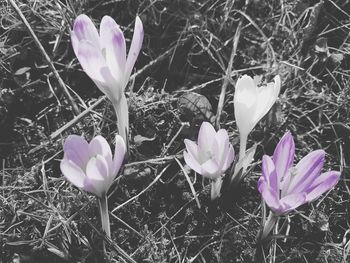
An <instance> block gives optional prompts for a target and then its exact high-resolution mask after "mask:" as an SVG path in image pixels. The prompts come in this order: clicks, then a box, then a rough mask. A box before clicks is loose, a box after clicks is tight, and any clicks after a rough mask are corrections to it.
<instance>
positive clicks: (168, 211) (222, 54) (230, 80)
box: [0, 0, 350, 263]
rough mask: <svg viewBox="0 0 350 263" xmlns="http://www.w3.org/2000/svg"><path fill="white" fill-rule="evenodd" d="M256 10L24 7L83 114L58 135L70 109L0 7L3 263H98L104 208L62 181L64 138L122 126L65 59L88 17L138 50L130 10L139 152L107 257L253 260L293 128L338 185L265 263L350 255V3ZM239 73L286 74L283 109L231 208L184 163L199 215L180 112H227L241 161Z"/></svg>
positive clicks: (276, 4) (173, 4)
mask: <svg viewBox="0 0 350 263" xmlns="http://www.w3.org/2000/svg"><path fill="white" fill-rule="evenodd" d="M249 2H250V3H249V4H248V5H246V3H245V1H215V0H207V1H185V0H176V1H172V0H166V1H160V0H146V1H140V0H132V1H73V0H66V1H63V0H60V1H52V0H45V1H34V0H31V1H25V2H24V1H16V3H17V4H18V6H19V7H20V9H21V11H22V12H23V14H24V15H25V17H26V19H27V20H28V22H29V24H30V26H31V27H32V29H33V30H34V32H35V34H36V35H37V36H38V38H39V40H40V41H41V44H42V45H43V47H44V48H45V50H46V52H47V53H48V55H49V57H50V59H51V60H52V61H53V64H54V66H55V68H56V69H57V72H58V73H59V75H60V77H61V78H62V80H63V81H64V83H65V84H66V85H68V87H69V90H70V93H71V94H72V96H73V98H74V100H75V102H76V103H77V104H78V107H79V110H80V111H81V112H84V114H83V116H82V117H81V118H79V119H77V120H76V121H75V122H74V123H71V124H70V125H68V127H66V128H65V129H61V130H60V128H61V127H62V126H63V125H65V124H67V123H69V121H71V120H72V119H74V114H73V113H72V108H71V106H70V105H69V104H68V101H67V100H66V99H65V98H64V96H63V94H62V92H61V91H60V89H59V84H58V82H57V81H56V79H55V78H54V75H53V73H52V70H51V69H50V68H49V67H48V66H46V62H45V60H44V58H43V56H42V54H41V53H40V51H39V50H38V49H37V47H36V46H35V43H34V42H33V40H32V38H31V37H30V35H29V34H28V31H27V29H26V28H25V26H24V25H23V24H22V21H21V20H20V19H19V17H18V16H17V14H16V13H15V12H14V10H13V9H12V8H11V7H10V5H9V4H8V3H7V2H6V1H2V2H1V3H0V13H1V20H0V22H1V29H0V54H1V59H0V79H1V81H0V93H1V96H0V127H1V129H0V130H1V131H0V156H1V160H2V161H1V168H2V169H1V170H2V171H1V172H0V174H1V177H0V178H1V186H0V237H1V239H0V246H1V249H0V259H1V260H0V262H18V261H12V260H15V259H14V258H16V257H18V258H20V260H21V261H20V262H48V261H49V260H50V261H52V262H102V260H103V259H102V258H103V255H102V254H101V248H102V246H101V244H102V242H101V240H102V238H103V237H102V235H101V233H100V226H99V223H98V222H99V219H98V212H97V205H96V204H95V200H94V198H93V197H92V196H89V195H87V194H86V193H83V192H81V191H79V190H78V189H76V188H75V187H72V186H71V185H70V184H68V183H67V182H65V180H64V179H63V178H62V176H61V173H60V170H59V160H60V158H61V157H62V141H63V139H64V138H66V136H68V134H72V133H76V134H84V135H85V136H86V137H87V138H91V137H93V136H94V135H95V134H100V133H102V134H103V135H104V136H105V137H106V138H107V139H108V140H109V142H111V143H112V141H113V137H114V135H113V134H114V133H115V132H116V129H117V128H116V123H115V120H116V118H115V116H114V114H113V110H112V109H111V105H110V104H109V102H107V101H106V100H103V99H100V100H99V101H98V103H95V105H94V106H93V107H92V108H90V109H88V110H87V108H88V107H89V106H90V105H92V104H93V103H94V102H96V101H97V99H98V98H99V97H100V96H101V94H100V92H99V91H98V89H96V87H94V85H93V83H92V82H91V81H90V80H89V79H88V77H87V76H86V75H85V74H84V72H82V71H81V68H80V65H79V63H78V62H77V60H76V59H75V56H74V54H73V51H72V49H71V45H70V40H69V30H70V28H71V24H72V22H73V20H74V18H75V17H76V16H77V15H78V14H80V13H86V14H87V15H89V16H90V17H92V18H93V19H94V21H95V22H96V24H98V22H99V20H100V19H101V17H102V16H103V15H105V14H108V15H111V16H112V17H114V18H115V19H116V20H117V22H118V23H119V24H120V25H121V26H122V29H123V30H124V31H126V36H127V42H128V43H129V42H130V37H131V36H132V28H133V19H134V17H135V14H139V15H140V17H141V20H142V21H143V23H144V28H145V32H146V33H145V40H144V44H143V49H142V54H141V55H140V57H139V59H138V62H137V64H136V68H137V71H135V74H134V76H133V80H134V87H133V91H134V93H130V94H129V101H130V126H131V127H130V128H131V139H132V141H131V157H130V161H129V163H128V164H126V165H125V167H124V170H123V172H122V175H121V176H120V177H119V179H117V180H116V182H115V185H114V187H113V190H112V191H111V193H110V197H109V207H110V211H113V210H114V212H111V224H112V226H111V229H112V240H111V241H110V242H109V245H108V246H107V247H108V252H109V253H108V255H109V259H106V261H110V262H127V261H126V258H125V257H123V256H122V254H121V253H120V249H119V247H120V248H122V249H123V250H124V251H125V252H126V253H127V254H128V255H129V256H131V257H132V258H133V259H134V260H135V261H136V262H224V263H226V262H252V261H253V260H254V251H255V237H256V234H257V233H258V231H259V227H260V221H261V212H260V211H261V207H260V197H259V194H258V192H257V190H256V182H257V178H258V176H259V173H260V163H259V160H260V159H261V156H262V154H263V153H267V154H271V153H272V151H273V148H274V147H275V145H276V143H277V141H278V140H279V138H280V137H281V136H282V135H283V133H284V132H285V131H286V130H290V131H291V132H292V133H293V135H294V136H295V138H296V144H297V149H298V151H297V152H298V153H299V154H300V156H299V157H301V156H304V155H305V154H306V153H308V152H309V151H311V150H315V149H318V148H323V149H325V151H326V152H327V158H326V160H327V165H326V169H330V168H332V169H335V170H337V169H339V170H341V171H342V180H341V181H340V182H339V184H338V185H337V187H336V188H335V189H334V190H332V191H331V192H330V193H329V194H328V195H325V196H323V197H321V198H320V199H319V200H317V201H315V202H314V203H312V204H311V205H309V206H305V207H303V208H301V209H299V210H298V213H295V214H294V215H293V216H291V217H290V231H289V236H288V238H287V239H286V240H284V237H283V238H279V239H275V240H273V241H272V247H273V248H275V251H273V250H268V251H267V254H266V255H265V259H266V262H276V263H277V262H348V261H349V260H350V256H349V251H350V241H349V237H350V234H349V224H350V222H349V218H350V213H349V208H350V206H349V204H350V203H349V198H350V190H349V187H350V186H349V163H350V147H349V146H350V121H349V120H350V110H349V105H350V39H349V33H348V32H349V22H350V13H346V11H345V10H347V8H348V9H349V4H348V3H345V2H343V1H340V0H339V1H336V0H333V1H332V0H324V1H323V2H322V1H321V2H319V1H316V0H315V1H311V0H310V1H255V0H251V1H249ZM239 25H240V26H239ZM237 28H241V30H240V34H237V33H236V31H237ZM322 37H323V38H326V40H325V39H322ZM234 43H235V44H234ZM325 43H326V44H325ZM235 45H236V46H235ZM230 65H232V68H231V66H230ZM241 74H249V75H262V76H263V77H264V78H265V79H267V80H270V79H272V78H273V76H274V75H276V74H280V76H281V78H282V80H283V87H282V91H281V95H280V99H279V101H278V102H277V104H276V106H275V107H274V108H273V110H272V111H271V112H270V113H269V116H268V117H266V118H265V119H264V120H263V121H262V122H261V123H260V124H259V125H258V126H257V127H256V129H255V131H254V132H253V133H252V135H251V137H250V144H251V145H252V144H253V143H254V142H256V143H258V150H257V153H256V155H255V160H256V162H255V163H254V169H253V171H252V173H251V174H250V175H249V176H248V177H247V178H246V180H245V181H244V182H243V183H242V185H241V186H240V189H237V194H236V199H232V200H221V201H220V202H217V203H211V202H210V200H209V188H208V185H207V182H205V181H204V182H202V179H201V178H200V177H197V178H195V177H194V174H193V173H192V172H190V170H189V169H188V168H187V167H185V169H187V172H188V173H189V175H190V178H191V180H192V181H193V182H194V183H193V186H194V189H195V191H196V192H197V194H198V199H199V202H200V203H201V208H198V206H197V204H196V201H195V199H194V198H193V195H192V192H191V189H190V187H189V185H188V182H187V180H186V178H185V176H184V174H183V171H182V170H181V168H180V167H179V165H178V163H177V162H176V161H175V157H176V158H178V159H179V160H180V162H182V163H183V160H182V159H181V153H182V150H183V148H184V145H183V139H184V138H195V136H196V134H197V127H198V124H199V123H200V122H201V121H203V118H202V119H196V118H193V117H191V116H186V114H184V112H183V111H181V109H179V107H178V104H177V101H178V99H179V98H180V96H181V95H183V94H188V92H189V91H195V92H198V93H200V94H203V95H204V96H206V97H207V98H208V100H209V102H210V103H211V105H212V111H213V112H212V113H213V114H211V115H210V116H213V115H217V116H220V125H221V126H222V127H224V128H226V129H228V131H229V133H230V137H231V138H232V141H233V144H234V148H235V150H236V152H237V151H238V147H237V146H238V138H237V130H236V126H235V122H234V116H233V94H234V83H235V80H236V79H237V77H238V76H239V75H241ZM222 87H225V89H223V91H222ZM220 100H221V106H219V107H218V102H219V101H220ZM218 108H219V110H218ZM56 131H59V132H56ZM55 132H56V133H55ZM52 135H54V136H52ZM135 196H137V198H135ZM223 204H225V205H223ZM227 204H229V205H227ZM284 221H286V222H288V221H287V219H282V220H281V222H280V224H282V223H283V222H284ZM16 255H17V256H16Z"/></svg>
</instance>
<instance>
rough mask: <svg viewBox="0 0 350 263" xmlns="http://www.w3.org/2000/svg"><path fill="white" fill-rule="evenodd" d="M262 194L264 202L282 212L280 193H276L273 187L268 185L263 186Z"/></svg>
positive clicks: (277, 211) (274, 209)
mask: <svg viewBox="0 0 350 263" xmlns="http://www.w3.org/2000/svg"><path fill="white" fill-rule="evenodd" d="M261 196H262V198H263V200H264V202H265V203H266V204H267V205H268V206H269V207H270V208H271V210H273V211H275V212H276V213H280V212H281V211H280V202H279V200H278V193H276V192H275V191H274V190H273V189H272V188H270V187H267V186H265V187H262V189H261Z"/></svg>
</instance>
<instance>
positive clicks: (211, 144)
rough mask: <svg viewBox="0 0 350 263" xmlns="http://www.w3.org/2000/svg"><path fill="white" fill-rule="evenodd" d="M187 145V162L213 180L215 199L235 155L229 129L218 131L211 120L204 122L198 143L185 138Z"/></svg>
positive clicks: (213, 196)
mask: <svg viewBox="0 0 350 263" xmlns="http://www.w3.org/2000/svg"><path fill="white" fill-rule="evenodd" d="M185 145H186V149H187V151H185V152H184V159H185V162H186V163H187V165H188V166H189V167H191V168H192V169H193V170H194V171H196V172H197V173H199V174H201V175H202V176H204V177H206V178H209V179H211V180H212V188H211V194H212V195H211V197H212V199H215V198H216V197H218V195H219V194H220V188H221V184H222V179H221V176H222V175H223V173H224V172H225V171H226V170H227V169H228V168H229V167H230V165H231V163H232V162H233V160H234V157H235V153H234V150H233V147H232V145H231V143H230V141H229V137H228V134H227V131H226V130H224V129H220V130H219V131H217V132H216V131H215V129H214V127H213V126H212V125H211V124H210V123H209V122H203V123H202V125H201V127H200V130H199V134H198V144H196V142H194V141H191V140H188V139H185Z"/></svg>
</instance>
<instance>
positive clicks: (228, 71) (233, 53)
mask: <svg viewBox="0 0 350 263" xmlns="http://www.w3.org/2000/svg"><path fill="white" fill-rule="evenodd" d="M247 2H248V1H247ZM242 24H243V19H242V18H241V19H240V20H239V23H238V27H237V29H236V33H235V36H234V38H233V44H232V51H231V56H230V60H229V62H228V65H227V68H226V74H225V78H224V83H223V85H222V87H221V93H220V98H219V102H218V109H217V112H216V120H215V126H216V128H217V129H219V128H220V116H221V112H222V109H223V106H224V101H225V95H226V89H227V86H228V83H229V82H230V79H231V73H232V64H233V60H234V58H235V56H236V53H237V46H238V41H239V37H240V35H241V30H242Z"/></svg>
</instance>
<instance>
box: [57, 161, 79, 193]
mask: <svg viewBox="0 0 350 263" xmlns="http://www.w3.org/2000/svg"><path fill="white" fill-rule="evenodd" d="M60 169H61V172H62V173H63V175H64V177H65V178H66V179H67V180H68V181H69V182H71V183H72V184H73V185H75V186H76V187H79V188H82V187H83V186H84V179H85V173H84V171H83V170H82V169H81V168H80V167H79V166H78V165H76V164H75V163H74V162H72V161H70V160H65V159H63V160H62V161H61V163H60Z"/></svg>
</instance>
